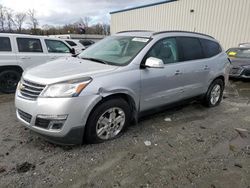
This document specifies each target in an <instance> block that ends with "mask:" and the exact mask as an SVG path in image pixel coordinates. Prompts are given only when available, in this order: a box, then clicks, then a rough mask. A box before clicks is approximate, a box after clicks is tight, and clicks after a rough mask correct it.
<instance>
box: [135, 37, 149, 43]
mask: <svg viewBox="0 0 250 188" xmlns="http://www.w3.org/2000/svg"><path fill="white" fill-rule="evenodd" d="M148 40H149V39H147V38H133V39H132V41H135V42H148Z"/></svg>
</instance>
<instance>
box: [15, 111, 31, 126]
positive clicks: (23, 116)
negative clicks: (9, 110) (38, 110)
mask: <svg viewBox="0 0 250 188" xmlns="http://www.w3.org/2000/svg"><path fill="white" fill-rule="evenodd" d="M17 112H18V115H19V117H20V118H21V119H22V120H24V121H26V122H28V123H30V121H31V118H32V116H31V115H30V114H28V113H26V112H24V111H22V110H19V109H18V110H17Z"/></svg>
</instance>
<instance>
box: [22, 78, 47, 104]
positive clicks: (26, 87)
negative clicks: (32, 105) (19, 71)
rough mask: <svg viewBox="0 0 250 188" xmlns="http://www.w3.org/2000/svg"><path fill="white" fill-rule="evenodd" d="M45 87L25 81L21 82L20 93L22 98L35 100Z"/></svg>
mask: <svg viewBox="0 0 250 188" xmlns="http://www.w3.org/2000/svg"><path fill="white" fill-rule="evenodd" d="M45 86H46V85H42V84H37V83H34V82H30V81H27V80H21V84H20V87H19V89H20V93H21V95H22V96H23V97H24V98H27V99H31V100H35V99H36V98H37V97H38V96H39V95H40V93H41V92H42V91H43V89H44V88H45Z"/></svg>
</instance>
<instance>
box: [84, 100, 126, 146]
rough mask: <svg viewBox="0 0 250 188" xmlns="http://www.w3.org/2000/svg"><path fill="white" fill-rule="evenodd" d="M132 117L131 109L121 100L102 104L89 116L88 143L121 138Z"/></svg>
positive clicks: (86, 134)
mask: <svg viewBox="0 0 250 188" xmlns="http://www.w3.org/2000/svg"><path fill="white" fill-rule="evenodd" d="M130 117H131V113H130V107H129V105H128V103H127V102H126V101H125V100H123V99H121V98H116V99H111V100H108V101H105V102H103V103H101V104H100V105H99V106H97V107H96V108H95V109H94V111H93V112H92V113H91V115H90V116H89V119H88V122H87V124H86V129H85V140H86V142H87V143H99V142H104V141H107V140H111V139H114V138H117V137H119V136H120V135H121V133H122V132H123V130H124V129H125V127H126V126H127V125H128V123H129V122H130V119H131V118H130Z"/></svg>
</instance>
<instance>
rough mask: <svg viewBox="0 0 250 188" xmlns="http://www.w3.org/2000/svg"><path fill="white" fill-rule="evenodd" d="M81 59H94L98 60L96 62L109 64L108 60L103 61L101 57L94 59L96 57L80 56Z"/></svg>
mask: <svg viewBox="0 0 250 188" xmlns="http://www.w3.org/2000/svg"><path fill="white" fill-rule="evenodd" d="M81 58H82V59H86V60H90V61H95V62H98V63H102V64H105V65H107V64H109V62H107V61H104V60H102V59H96V58H92V57H81Z"/></svg>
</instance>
